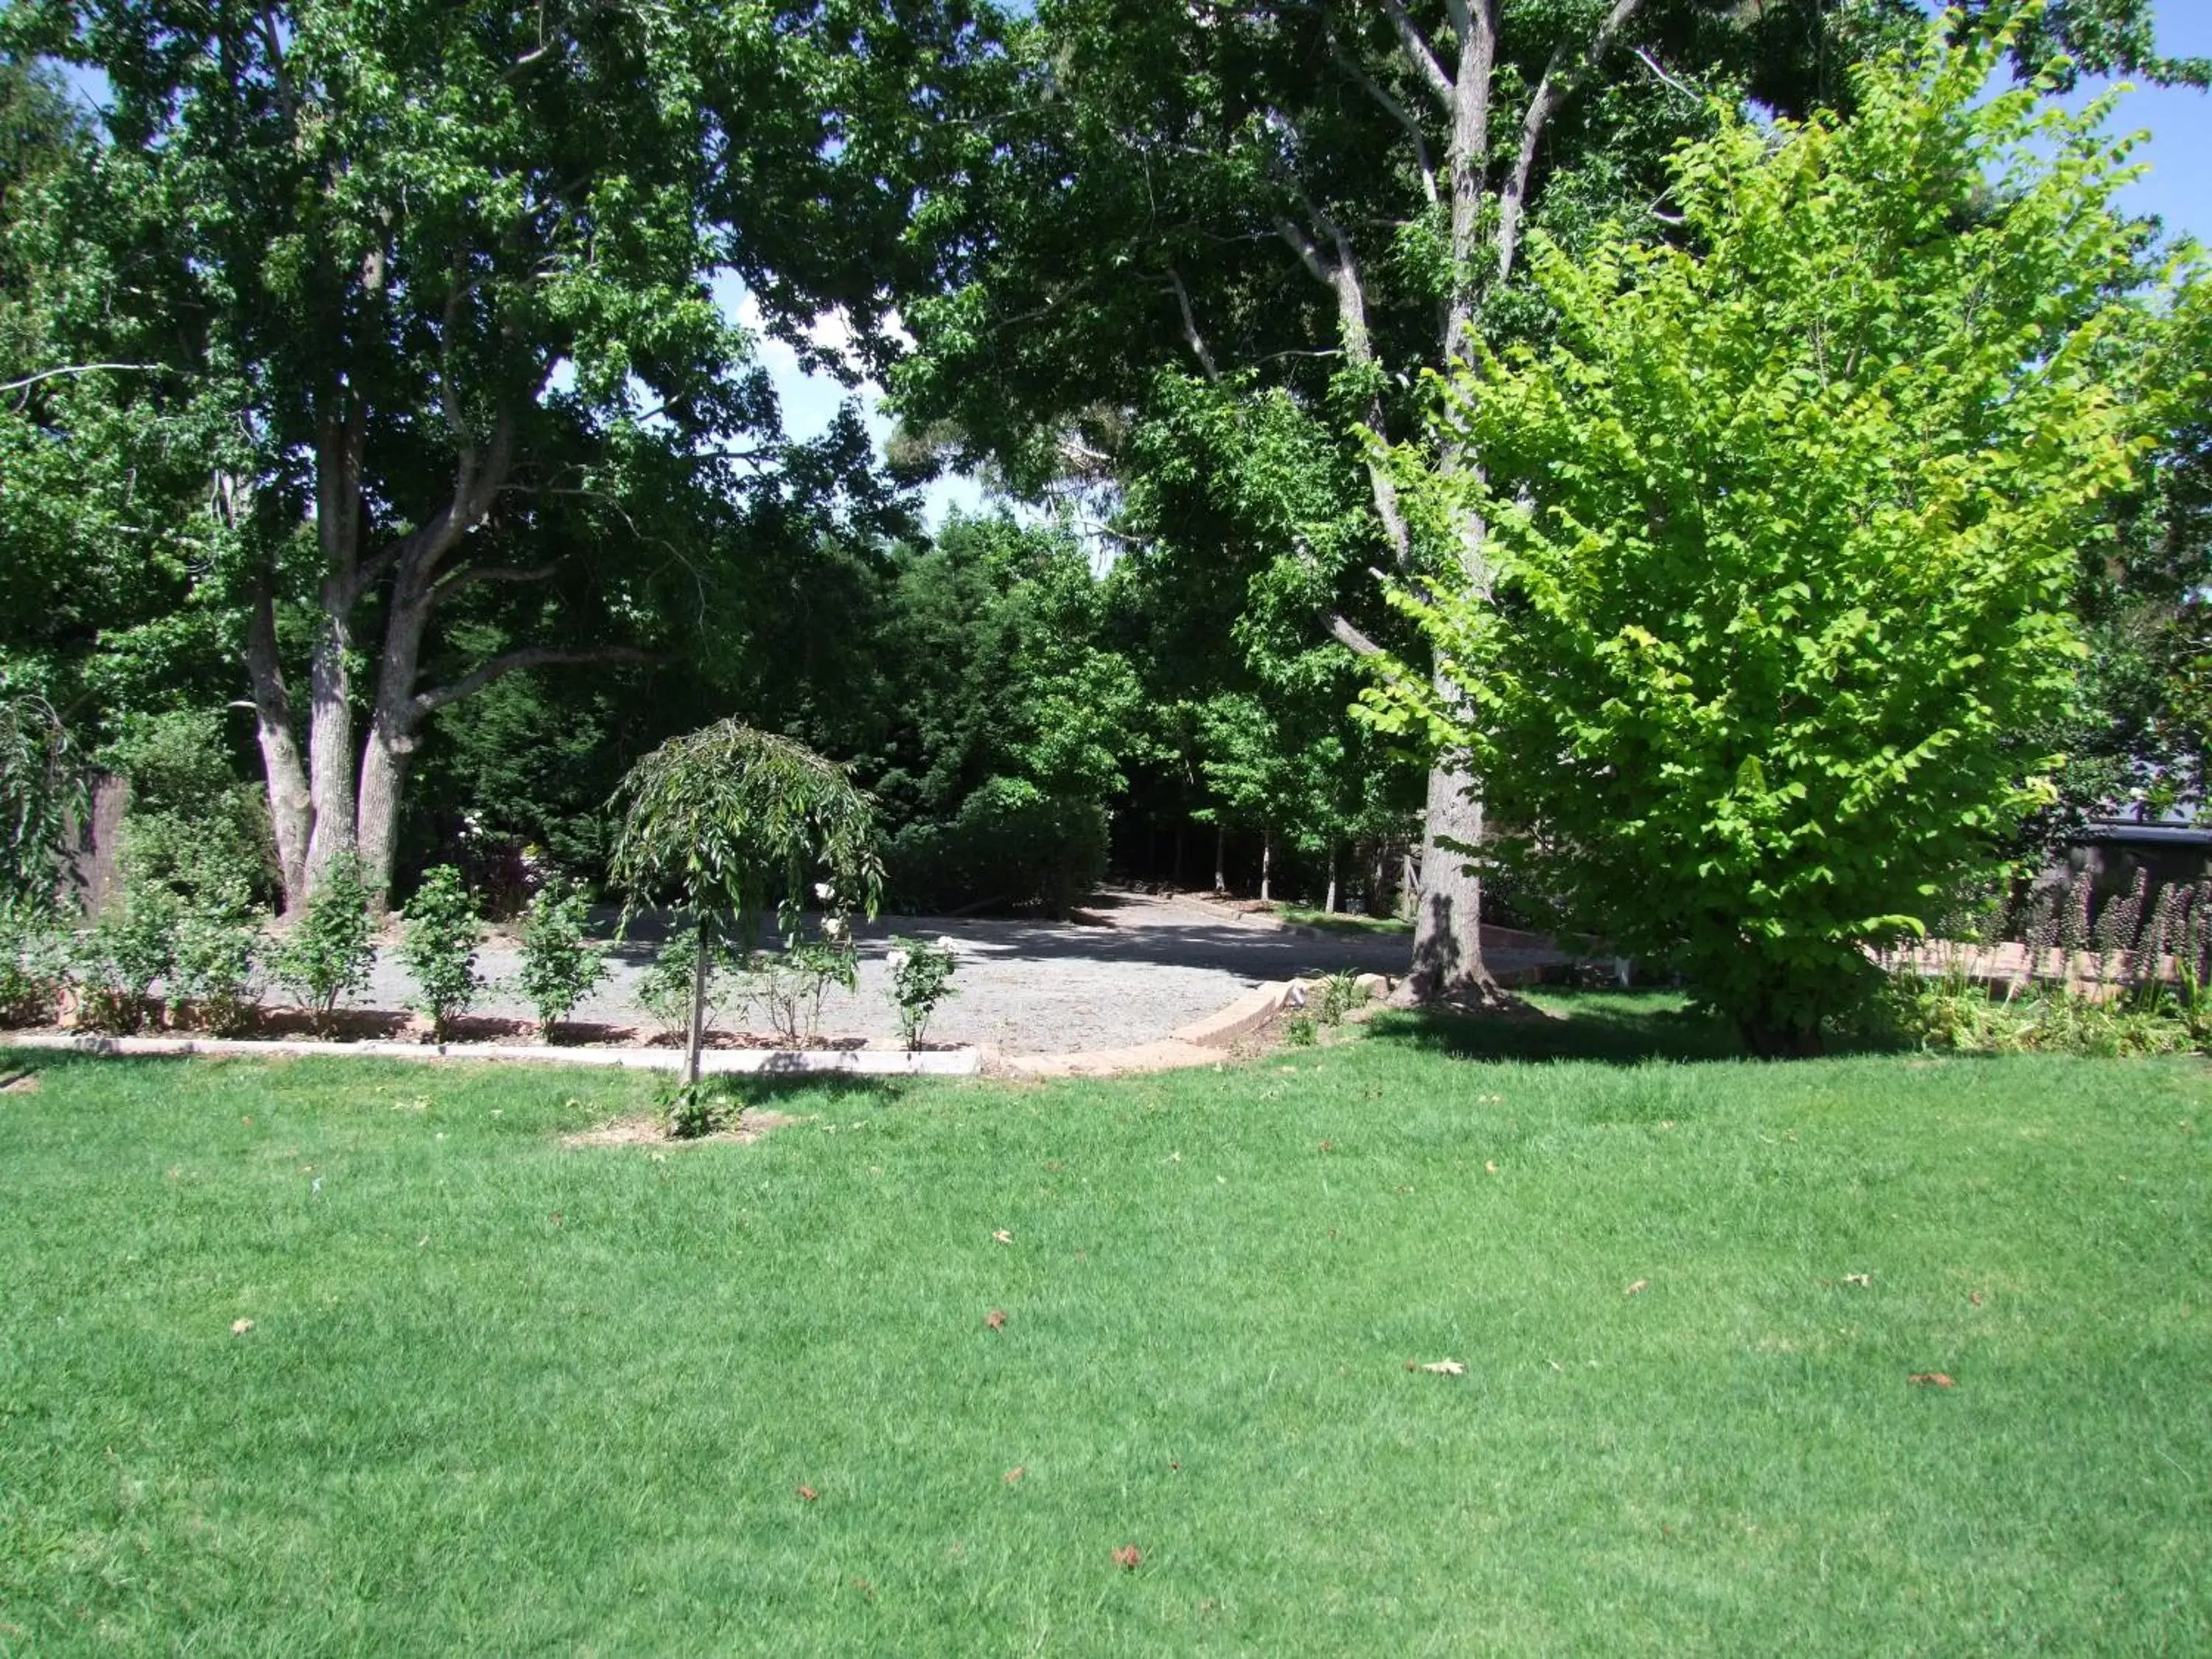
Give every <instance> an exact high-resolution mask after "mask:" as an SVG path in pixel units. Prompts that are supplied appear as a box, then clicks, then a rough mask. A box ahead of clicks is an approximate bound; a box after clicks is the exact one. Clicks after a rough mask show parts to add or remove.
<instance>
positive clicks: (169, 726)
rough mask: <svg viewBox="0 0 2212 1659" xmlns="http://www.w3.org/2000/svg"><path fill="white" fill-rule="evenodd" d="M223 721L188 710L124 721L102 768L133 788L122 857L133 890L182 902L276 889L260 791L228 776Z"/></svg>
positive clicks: (104, 752)
mask: <svg viewBox="0 0 2212 1659" xmlns="http://www.w3.org/2000/svg"><path fill="white" fill-rule="evenodd" d="M222 720H223V715H222V713H221V712H220V711H217V710H212V709H191V710H183V711H171V712H168V713H164V714H150V715H135V716H129V717H126V718H125V719H124V720H122V721H121V722H120V726H121V731H120V732H119V734H118V736H117V737H116V738H113V739H112V740H111V741H110V742H108V743H107V744H104V745H102V747H101V749H100V753H99V760H100V764H101V765H103V766H105V767H106V768H108V769H110V770H112V771H115V772H118V773H120V774H121V775H123V776H124V777H125V779H127V780H128V781H129V782H130V786H131V799H130V805H129V808H128V810H127V811H125V815H124V821H123V830H124V843H125V850H124V858H125V863H126V864H127V865H128V866H129V868H130V872H131V879H132V880H134V881H153V882H159V883H161V884H162V885H164V886H167V887H169V888H171V889H173V890H175V891H176V892H177V893H179V895H181V896H186V897H190V896H194V895H198V894H207V895H210V896H222V895H228V894H230V893H232V892H233V890H239V889H243V890H245V891H246V893H247V894H248V895H249V896H252V897H254V898H257V899H266V898H268V897H270V896H275V895H276V892H277V890H278V889H277V878H276V867H275V860H274V857H273V847H272V844H271V842H270V835H269V809H268V806H267V805H266V803H265V800H264V796H263V794H262V792H261V791H260V790H258V789H257V788H256V787H253V786H252V784H249V783H246V782H244V781H241V780H240V778H239V776H238V775H237V773H236V772H235V771H234V769H232V764H231V760H230V757H229V755H228V752H227V750H226V748H225V745H224V743H223V736H222Z"/></svg>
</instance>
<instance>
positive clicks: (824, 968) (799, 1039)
mask: <svg viewBox="0 0 2212 1659" xmlns="http://www.w3.org/2000/svg"><path fill="white" fill-rule="evenodd" d="M859 978H860V971H859V966H858V963H857V961H856V959H855V957H854V953H853V947H852V945H850V944H849V943H846V942H842V941H839V940H836V939H788V940H787V941H786V942H785V944H784V947H783V949H782V950H781V951H756V952H754V953H753V955H752V956H751V957H750V958H749V959H748V960H747V962H746V964H745V981H746V982H745V994H747V995H748V996H750V998H752V999H753V1000H755V1001H757V1002H758V1003H759V1004H760V1005H761V1007H762V1010H763V1012H765V1013H766V1014H767V1016H768V1023H769V1029H770V1030H773V1031H774V1032H775V1034H776V1035H777V1036H780V1037H781V1038H782V1039H783V1040H784V1041H785V1042H787V1043H788V1044H790V1045H791V1046H793V1048H811V1047H812V1046H813V1044H814V1043H815V1042H816V1041H817V1039H818V1038H819V1036H820V1035H821V1030H822V999H823V997H824V996H826V995H828V994H829V987H831V986H832V985H837V986H842V987H844V988H845V989H846V990H848V991H850V990H851V989H852V988H853V987H854V985H855V984H857V983H858V982H859Z"/></svg>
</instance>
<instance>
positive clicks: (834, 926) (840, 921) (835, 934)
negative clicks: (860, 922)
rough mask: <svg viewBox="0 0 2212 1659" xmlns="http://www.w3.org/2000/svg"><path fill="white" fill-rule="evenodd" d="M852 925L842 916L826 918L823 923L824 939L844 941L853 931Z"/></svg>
mask: <svg viewBox="0 0 2212 1659" xmlns="http://www.w3.org/2000/svg"><path fill="white" fill-rule="evenodd" d="M852 926H853V925H852V923H850V922H848V921H846V920H845V918H844V917H842V916H825V917H824V918H823V921H822V937H823V938H824V939H843V938H844V937H845V935H846V934H847V933H850V932H851V931H852Z"/></svg>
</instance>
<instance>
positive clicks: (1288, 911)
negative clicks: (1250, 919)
mask: <svg viewBox="0 0 2212 1659" xmlns="http://www.w3.org/2000/svg"><path fill="white" fill-rule="evenodd" d="M1274 913H1275V915H1278V916H1279V917H1281V918H1282V919H1283V920H1284V921H1286V922H1289V923H1290V924H1291V926H1293V927H1318V928H1320V929H1322V931H1323V932H1324V933H1381V934H1386V935H1389V936H1391V937H1394V938H1395V937H1396V936H1398V935H1401V934H1402V935H1404V936H1405V937H1406V938H1408V939H1410V938H1412V937H1413V923H1412V922H1410V921H1399V920H1398V918H1397V917H1395V916H1362V915H1353V914H1352V912H1351V911H1349V910H1316V909H1314V908H1311V907H1310V906H1309V905H1304V904H1279V905H1277V906H1275V911H1274Z"/></svg>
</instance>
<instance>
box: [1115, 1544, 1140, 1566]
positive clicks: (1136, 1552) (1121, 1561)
mask: <svg viewBox="0 0 2212 1659" xmlns="http://www.w3.org/2000/svg"><path fill="white" fill-rule="evenodd" d="M1144 1559H1145V1553H1144V1551H1142V1550H1140V1549H1139V1548H1138V1547H1136V1546H1135V1545H1134V1544H1124V1545H1122V1546H1121V1548H1119V1549H1117V1550H1115V1552H1114V1565H1115V1566H1117V1567H1119V1568H1121V1571H1124V1572H1134V1571H1136V1570H1137V1568H1138V1566H1139V1565H1140V1564H1141V1563H1142V1562H1143V1560H1144Z"/></svg>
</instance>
